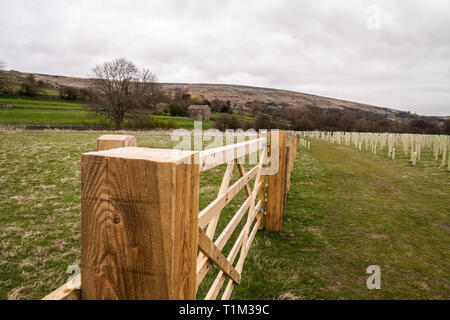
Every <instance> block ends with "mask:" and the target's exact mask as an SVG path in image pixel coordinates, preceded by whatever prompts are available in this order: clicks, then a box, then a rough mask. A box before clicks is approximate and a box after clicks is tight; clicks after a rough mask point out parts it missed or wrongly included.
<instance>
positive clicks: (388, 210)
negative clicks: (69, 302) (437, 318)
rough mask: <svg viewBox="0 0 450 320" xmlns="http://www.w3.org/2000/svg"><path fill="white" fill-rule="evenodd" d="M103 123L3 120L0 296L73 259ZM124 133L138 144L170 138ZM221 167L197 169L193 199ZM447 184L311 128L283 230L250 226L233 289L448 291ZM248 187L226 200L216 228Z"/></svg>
mask: <svg viewBox="0 0 450 320" xmlns="http://www.w3.org/2000/svg"><path fill="white" fill-rule="evenodd" d="M101 134H103V132H72V131H5V130H2V131H0V144H1V147H0V182H1V184H0V189H1V190H0V299H7V298H9V299H39V298H42V297H43V296H44V295H46V294H47V293H49V292H51V291H52V290H53V289H55V288H57V287H58V286H59V285H61V284H63V283H64V282H65V281H66V280H67V278H68V276H69V275H68V274H66V273H65V271H66V269H67V267H68V266H69V265H73V264H79V263H80V261H79V259H80V200H79V198H80V154H81V153H83V152H87V151H92V150H95V147H96V138H97V137H98V136H100V135H101ZM131 134H134V135H135V136H136V137H137V139H138V141H139V145H140V146H143V147H159V148H161V147H171V146H173V145H174V144H175V143H176V142H173V141H171V140H170V137H168V136H166V135H162V134H160V133H157V132H133V133H131ZM223 171H224V167H223V166H222V167H219V168H216V169H213V170H210V171H207V172H205V173H202V176H201V183H200V193H201V197H200V207H201V208H202V207H204V206H206V204H208V203H209V202H210V201H212V200H213V199H214V198H215V195H216V194H217V191H218V188H219V184H220V181H221V178H222V173H223ZM233 179H234V180H235V179H237V174H236V173H235V175H234V178H233ZM449 190H450V180H449V173H448V172H446V171H445V170H444V169H443V168H441V167H439V166H438V164H436V163H434V162H432V161H426V159H424V160H423V161H422V162H421V163H419V165H418V166H417V167H412V166H410V165H409V163H408V161H407V159H406V158H405V159H402V158H401V157H400V158H399V159H398V161H395V162H392V161H388V160H387V159H385V156H384V155H378V156H373V155H371V154H369V153H359V152H357V151H356V150H354V149H353V148H346V147H340V146H337V145H333V144H329V143H326V142H322V141H315V140H313V141H312V150H311V151H308V152H306V151H303V150H300V151H299V153H298V155H297V160H296V164H295V168H294V171H293V172H292V182H291V191H290V196H289V198H288V202H287V212H286V216H285V218H284V227H283V231H282V232H280V233H268V232H258V234H257V236H256V239H255V242H254V244H253V246H252V249H251V250H250V253H249V256H248V258H247V261H246V264H245V267H244V272H243V279H242V284H241V286H240V287H238V288H236V289H235V291H234V293H233V296H232V298H233V299H276V298H280V297H282V298H297V299H383V298H385V299H418V298H424V299H437V298H442V299H448V297H449V295H450V285H449V279H450V271H449V270H450V250H449V249H450V247H449V243H450V217H449V214H450V212H449V207H450V202H449V198H450V197H449V196H450V194H449ZM244 198H245V194H244V192H243V191H242V192H241V193H240V194H239V195H238V196H237V197H236V199H235V200H233V201H232V202H231V203H230V204H229V205H228V206H227V207H226V210H224V212H223V216H222V218H221V220H220V223H219V230H220V229H221V228H223V226H224V225H225V223H226V222H227V221H228V219H229V218H230V216H231V215H232V214H233V212H235V211H236V210H237V208H238V207H239V205H240V203H241V201H242V199H244ZM230 242H232V240H230ZM227 249H229V248H226V249H225V251H226V250H227ZM369 265H379V266H380V267H381V272H382V289H381V290H377V291H370V290H368V289H367V287H366V279H367V277H368V276H369V275H368V274H366V273H365V271H366V268H367V267H368V266H369ZM211 281H212V277H208V278H207V279H206V280H205V282H204V285H202V286H201V287H200V290H199V298H201V297H202V296H203V295H204V294H205V293H206V289H207V286H208V284H209V283H211Z"/></svg>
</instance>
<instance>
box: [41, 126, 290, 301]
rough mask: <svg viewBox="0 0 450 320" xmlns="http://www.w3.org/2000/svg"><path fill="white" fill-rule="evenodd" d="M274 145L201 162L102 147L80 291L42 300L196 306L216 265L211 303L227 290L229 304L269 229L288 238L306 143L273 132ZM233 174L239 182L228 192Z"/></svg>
mask: <svg viewBox="0 0 450 320" xmlns="http://www.w3.org/2000/svg"><path fill="white" fill-rule="evenodd" d="M270 143H271V146H270V149H271V150H270V153H269V154H270V156H268V152H267V151H268V139H267V136H262V137H261V138H259V139H255V140H250V141H246V142H242V143H238V144H233V145H229V146H225V147H221V148H217V149H212V150H206V151H202V152H195V151H177V150H164V149H147V148H137V142H136V139H134V137H131V136H103V137H101V138H99V140H98V144H97V146H98V149H99V150H98V151H97V152H92V153H87V154H83V156H82V165H81V166H82V190H81V202H82V205H81V211H82V212H81V213H82V256H81V270H82V272H81V275H80V276H78V277H77V278H75V279H74V280H72V284H73V283H75V282H77V281H78V282H81V290H80V289H76V288H73V286H70V283H68V284H66V285H64V286H63V287H61V288H59V289H57V290H56V291H54V292H52V293H51V294H49V295H48V296H46V297H45V298H44V299H52V300H55V299H57V300H61V299H195V298H196V294H197V290H198V287H199V285H200V284H201V283H202V281H203V280H204V279H205V276H206V275H207V273H208V272H209V271H210V270H212V269H213V268H212V265H215V266H217V267H218V269H219V272H218V274H217V276H216V278H215V280H214V282H213V283H212V285H211V287H210V288H209V291H208V292H207V294H206V297H205V299H208V300H209V299H216V298H217V297H218V295H219V293H220V292H221V291H222V288H223V286H224V284H225V283H226V287H225V289H224V290H223V293H222V295H221V297H220V298H221V299H229V298H230V296H231V293H232V291H233V289H234V287H235V286H236V285H239V284H240V282H241V277H242V271H243V267H244V262H245V259H246V257H247V254H248V252H249V250H250V247H251V245H252V242H253V239H254V238H255V235H256V233H257V231H258V230H259V229H262V227H263V223H264V220H265V221H266V230H269V231H280V230H281V225H282V217H283V215H284V209H285V198H286V194H287V192H288V188H289V185H288V183H287V179H288V178H289V176H290V171H291V170H292V168H293V161H294V159H295V154H296V152H297V146H298V137H297V136H296V135H294V134H291V133H287V132H278V131H276V132H271V134H270ZM252 153H257V154H258V158H257V159H258V160H257V163H256V165H255V166H254V167H253V168H251V169H249V170H248V171H247V170H246V169H245V167H244V165H243V164H242V163H241V161H240V159H242V158H243V157H245V156H248V155H249V154H252ZM224 164H226V170H225V174H224V176H223V178H222V183H221V186H220V189H219V192H218V194H217V197H216V198H215V200H213V201H212V202H211V203H210V204H209V205H207V206H206V207H205V208H204V209H203V210H202V211H200V212H198V202H199V179H200V173H201V172H204V171H207V170H211V169H213V168H215V167H217V166H220V165H224ZM275 164H276V165H277V168H276V169H277V170H274V171H273V172H271V173H270V175H269V179H268V182H269V184H268V186H267V179H266V176H267V172H270V167H271V166H273V165H275ZM235 169H237V170H238V172H239V175H240V178H239V179H238V180H237V181H236V182H234V183H233V184H232V185H231V186H230V181H231V177H232V173H233V170H235ZM251 181H254V183H253V188H251V184H250V182H251ZM242 189H245V192H246V195H247V197H246V199H245V200H244V201H243V203H242V204H241V206H240V208H239V209H238V210H237V212H236V213H235V214H234V216H233V217H232V218H231V220H230V221H229V222H228V224H227V225H226V227H225V228H224V230H223V231H222V232H221V233H220V234H219V235H218V236H217V237H215V235H216V229H217V224H218V221H219V218H220V216H221V212H222V210H223V209H224V207H225V206H226V205H227V204H229V203H230V202H231V201H232V200H233V199H234V198H235V196H236V195H237V194H238V193H239V191H241V190H242ZM266 195H267V202H266ZM266 206H267V212H266V210H265V209H266ZM241 221H242V222H243V221H245V224H244V227H243V228H242V229H241V230H240V232H239V235H238V237H237V240H236V241H235V242H234V244H233V246H232V248H231V251H230V252H229V253H228V255H225V254H224V253H223V252H222V250H223V249H224V247H225V245H226V244H227V242H228V241H229V240H230V238H231V236H232V235H233V234H234V233H235V232H237V231H236V229H237V227H238V226H239V225H240V222H241ZM214 238H215V239H216V240H215V241H213V239H214ZM238 256H239V258H238V260H237V261H236V259H237V257H238Z"/></svg>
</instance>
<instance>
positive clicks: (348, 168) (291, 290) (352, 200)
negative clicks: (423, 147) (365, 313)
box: [233, 140, 450, 299]
mask: <svg viewBox="0 0 450 320" xmlns="http://www.w3.org/2000/svg"><path fill="white" fill-rule="evenodd" d="M386 153H387V152H386ZM429 153H431V152H430V150H429ZM449 199H450V179H449V173H448V172H447V171H446V170H445V169H444V168H441V167H440V166H439V165H438V164H437V163H436V162H435V161H431V159H429V161H427V160H426V159H425V160H424V161H422V163H419V166H418V167H412V166H411V165H410V164H409V162H408V160H407V157H406V156H405V157H401V158H399V159H398V161H388V160H387V159H386V156H385V155H384V153H383V154H382V155H379V156H373V155H371V154H369V153H359V152H358V151H356V150H355V149H353V148H346V147H340V146H337V145H332V144H329V143H326V142H322V141H315V140H313V141H312V151H311V152H304V151H303V152H300V153H299V154H298V157H297V160H296V164H295V168H294V171H293V173H292V187H291V191H290V196H289V198H288V202H287V205H286V208H287V209H286V216H285V219H284V226H283V231H282V232H281V233H279V234H276V233H275V234H274V233H266V232H265V233H260V234H258V236H257V238H256V243H255V245H254V248H253V249H252V250H251V251H250V255H249V257H248V260H249V261H248V263H247V264H246V268H245V276H244V278H243V283H242V285H241V287H240V288H238V289H237V290H236V292H235V295H234V296H233V298H235V299H239V298H242V299H245V298H249V299H271V298H277V297H279V296H280V295H283V294H285V295H286V296H291V297H297V298H299V299H448V297H449V296H450V283H449V281H448V279H450V250H449V249H450V245H449V243H450V233H449V232H450V200H449ZM370 265H379V266H380V267H381V273H382V275H381V282H382V283H381V286H382V289H381V290H375V291H371V290H368V289H367V287H366V280H367V277H368V276H369V275H368V274H366V269H367V267H368V266H370Z"/></svg>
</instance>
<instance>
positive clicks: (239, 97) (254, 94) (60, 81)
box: [6, 71, 442, 120]
mask: <svg viewBox="0 0 450 320" xmlns="http://www.w3.org/2000/svg"><path fill="white" fill-rule="evenodd" d="M6 74H7V75H8V76H9V77H10V79H11V81H15V82H17V83H19V82H20V81H21V79H23V78H25V77H26V76H27V75H28V73H23V72H18V71H8V72H6ZM35 77H36V80H42V81H44V82H45V83H46V84H47V85H48V86H49V87H53V88H55V89H56V88H58V87H59V86H72V87H78V88H84V87H88V86H89V79H87V78H76V77H65V76H55V75H46V74H35ZM162 85H163V87H164V88H165V89H169V90H170V89H175V88H181V89H186V90H187V91H188V92H189V93H190V94H191V95H196V96H203V97H204V98H206V99H208V100H211V99H214V98H217V99H221V100H230V102H232V103H236V104H245V103H246V102H249V101H253V100H255V99H258V100H260V101H262V102H265V103H274V104H276V105H278V106H294V107H304V106H307V105H313V106H317V107H319V108H326V109H329V108H332V109H340V110H346V109H350V110H359V111H363V112H370V113H374V114H377V115H382V116H386V117H387V118H390V119H405V112H401V111H399V110H395V109H389V108H383V107H377V106H372V105H367V104H362V103H357V102H351V101H345V100H339V99H334V98H328V97H321V96H316V95H311V94H306V93H300V92H294V91H288V90H279V89H270V88H258V87H249V86H240V85H227V84H225V85H223V84H187V83H162ZM411 116H413V115H411ZM406 117H409V116H408V115H407V114H406ZM436 119H438V120H441V119H442V118H436Z"/></svg>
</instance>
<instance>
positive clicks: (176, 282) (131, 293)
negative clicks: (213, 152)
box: [81, 148, 199, 300]
mask: <svg viewBox="0 0 450 320" xmlns="http://www.w3.org/2000/svg"><path fill="white" fill-rule="evenodd" d="M196 155H197V153H195V152H191V151H174V150H161V149H146V148H121V149H114V150H106V151H100V152H92V153H86V154H83V156H82V162H81V174H82V182H81V220H82V222H81V241H82V252H81V268H82V269H81V298H82V299H83V300H84V299H88V300H90V299H123V300H131V299H133V300H134V299H137V300H139V299H151V300H153V299H170V300H172V299H195V294H196V267H197V265H196V260H197V244H198V238H197V237H198V234H197V232H198V196H199V194H198V192H199V166H198V162H196V161H194V157H195V156H196ZM186 162H188V163H186Z"/></svg>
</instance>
